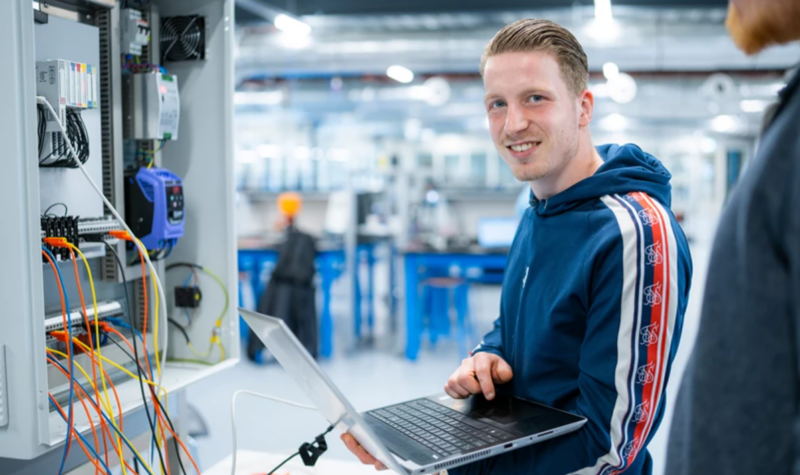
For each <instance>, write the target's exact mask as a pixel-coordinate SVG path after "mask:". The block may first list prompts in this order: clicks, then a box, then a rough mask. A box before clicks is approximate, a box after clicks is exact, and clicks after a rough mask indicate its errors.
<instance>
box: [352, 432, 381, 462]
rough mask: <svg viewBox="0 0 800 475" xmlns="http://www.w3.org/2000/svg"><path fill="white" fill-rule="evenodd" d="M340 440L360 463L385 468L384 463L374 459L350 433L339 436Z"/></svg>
mask: <svg viewBox="0 0 800 475" xmlns="http://www.w3.org/2000/svg"><path fill="white" fill-rule="evenodd" d="M341 439H342V442H344V445H345V446H347V449H348V450H349V451H350V452H352V453H353V455H355V456H356V457H358V460H360V461H361V463H363V464H365V465H374V466H375V469H377V470H386V465H384V464H383V463H381V461H380V460H378V459H376V458H375V457H373V456H372V455H370V454H369V453H368V452H367V451H366V450H365V449H364V447H362V446H361V444H359V443H358V441H357V440H356V439H355V437H353V436H352V435H350V434H349V433H348V432H345V433H344V434H342V436H341Z"/></svg>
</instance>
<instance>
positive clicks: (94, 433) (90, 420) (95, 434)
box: [48, 393, 108, 473]
mask: <svg viewBox="0 0 800 475" xmlns="http://www.w3.org/2000/svg"><path fill="white" fill-rule="evenodd" d="M48 394H49V393H48ZM50 397H51V398H52V397H53V396H52V394H51V395H50ZM78 401H80V402H81V405H82V406H83V410H84V411H85V412H86V418H87V419H89V424H90V425H91V426H92V435H93V436H94V446H95V447H97V448H100V446H99V445H98V443H97V431H96V430H95V428H94V424H93V423H92V416H91V413H90V412H89V408H88V407H86V403H85V402H84V400H83V398H82V397H81V395H80V393H78ZM53 402H54V403H56V405H58V402H57V401H56V400H55V399H53ZM58 408H59V411H60V410H61V406H58ZM61 412H62V414H63V411H61ZM65 419H66V418H65ZM74 430H75V428H74V427H73V432H74ZM75 438H76V439H77V440H78V443H79V444H80V445H81V448H82V449H83V452H84V453H85V454H86V456H87V457H88V458H89V459H91V458H92V457H91V456H90V455H89V453H88V451H87V450H86V448H85V447H84V446H83V444H82V443H81V440H80V439H79V438H78V437H77V436H76V437H75ZM106 466H108V462H106ZM95 467H96V468H97V470H99V469H100V467H99V464H95ZM97 470H95V473H98V472H97Z"/></svg>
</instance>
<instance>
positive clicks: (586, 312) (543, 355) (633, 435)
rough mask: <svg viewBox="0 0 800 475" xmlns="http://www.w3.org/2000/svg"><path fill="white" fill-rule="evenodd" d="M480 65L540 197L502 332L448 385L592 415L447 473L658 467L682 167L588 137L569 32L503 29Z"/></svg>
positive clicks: (503, 135)
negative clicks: (654, 442) (655, 455)
mask: <svg viewBox="0 0 800 475" xmlns="http://www.w3.org/2000/svg"><path fill="white" fill-rule="evenodd" d="M481 73H482V75H483V81H484V86H485V90H486V96H485V101H484V103H485V106H486V112H487V114H488V117H489V124H490V130H491V135H492V139H493V140H494V143H495V146H496V147H497V149H498V151H499V153H500V155H501V156H502V158H503V160H504V161H505V162H506V164H507V165H508V166H509V167H510V168H511V171H512V172H513V173H514V176H515V177H516V178H517V179H518V180H520V181H525V182H529V183H530V186H531V198H530V207H529V208H528V209H527V210H526V212H525V215H524V217H523V218H522V221H521V223H520V226H519V229H518V230H517V234H516V237H515V238H514V244H513V245H512V248H511V251H510V253H509V256H508V267H507V269H506V274H505V280H504V282H503V294H502V298H501V304H500V317H499V318H498V319H497V321H496V322H495V325H494V330H492V331H491V332H490V333H489V334H488V335H486V337H485V338H484V340H483V342H481V344H480V345H479V346H478V347H477V348H476V349H475V351H474V354H473V356H472V357H470V358H467V359H466V360H464V361H463V362H462V364H461V367H459V368H458V369H457V370H456V372H455V373H453V375H452V376H451V377H450V379H449V380H448V382H447V385H446V386H445V390H446V391H447V393H448V394H449V395H450V396H452V397H454V398H464V397H467V396H469V395H471V394H478V393H483V394H484V395H485V396H486V397H487V398H488V399H492V398H494V396H495V393H496V392H497V391H505V392H508V393H510V394H513V395H514V396H518V397H521V398H525V399H530V400H534V401H539V402H542V403H544V404H547V405H551V406H555V407H557V408H560V409H564V410H567V411H570V412H574V413H576V414H580V415H582V416H585V417H586V418H587V419H588V423H587V424H586V426H585V427H584V428H582V429H581V430H579V431H577V432H575V433H572V434H569V435H566V436H564V437H560V438H557V439H554V440H552V441H547V442H544V443H542V444H538V445H533V446H530V447H525V448H522V449H519V450H515V451H512V452H509V453H506V454H504V455H501V456H498V457H494V458H491V459H486V460H482V461H479V462H477V463H474V464H472V465H468V466H464V467H460V468H457V469H454V470H450V473H451V474H455V473H458V474H462V473H464V474H523V473H524V474H530V475H537V474H541V475H559V474H566V473H580V474H603V475H608V474H611V473H619V472H625V473H626V474H647V473H650V470H651V465H652V463H651V460H650V456H649V454H648V452H647V449H646V448H647V444H648V442H649V441H650V439H651V438H652V436H653V434H654V433H655V431H656V429H657V428H658V425H659V422H660V421H661V417H662V415H663V412H664V406H665V402H664V401H665V394H664V392H665V388H666V386H667V381H668V378H669V372H670V366H671V363H672V359H673V357H674V355H675V353H676V351H677V348H678V341H679V339H680V334H681V326H682V319H683V313H684V310H685V309H686V302H687V298H688V293H689V283H690V280H691V259H690V256H689V249H688V247H687V244H686V239H685V237H684V235H683V232H682V231H681V229H680V227H679V226H678V224H677V222H676V221H675V219H674V217H673V216H672V213H671V212H670V211H669V205H670V185H669V180H670V174H669V172H667V170H666V169H665V168H664V167H663V166H662V165H661V163H659V161H658V160H656V159H655V158H653V157H652V156H650V155H648V154H646V153H644V152H642V151H641V149H639V148H638V147H636V146H634V145H624V146H618V145H604V146H600V147H597V148H595V147H594V146H593V145H592V137H591V133H590V131H589V124H590V123H591V121H592V112H593V107H594V97H593V96H592V93H591V92H590V91H589V90H588V78H589V71H588V62H587V59H586V54H585V53H584V51H583V48H582V47H581V45H580V44H579V43H578V41H577V40H576V39H575V37H574V36H572V34H570V32H569V31H567V30H565V29H564V28H562V27H560V26H558V25H556V24H554V23H552V22H550V21H546V20H522V21H518V22H516V23H512V24H510V25H508V26H506V27H505V28H503V29H502V30H500V32H499V33H497V35H496V36H495V37H494V39H492V41H491V42H490V43H489V44H488V46H487V47H486V50H485V52H484V54H483V58H482V61H481ZM343 439H344V441H345V443H346V444H347V446H348V448H350V450H352V451H353V452H354V453H355V454H356V455H357V456H358V457H359V458H360V459H361V461H362V462H365V463H376V462H375V459H374V458H372V457H371V456H370V455H369V454H367V453H366V452H365V451H364V450H363V448H361V447H359V446H358V444H357V443H356V442H355V439H353V438H352V437H350V436H349V435H347V434H345V435H344V436H343ZM378 465H380V464H378Z"/></svg>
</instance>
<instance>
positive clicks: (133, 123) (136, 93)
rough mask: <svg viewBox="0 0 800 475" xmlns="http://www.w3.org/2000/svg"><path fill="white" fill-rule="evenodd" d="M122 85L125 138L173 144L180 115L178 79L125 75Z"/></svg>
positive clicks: (163, 76) (156, 74) (153, 74)
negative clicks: (166, 141)
mask: <svg viewBox="0 0 800 475" xmlns="http://www.w3.org/2000/svg"><path fill="white" fill-rule="evenodd" d="M123 85H124V89H123V94H124V98H123V100H124V104H125V107H124V108H123V114H124V115H125V120H124V130H123V135H124V137H125V138H126V139H133V140H176V139H177V138H178V123H179V121H180V111H181V100H180V95H179V94H178V77H177V76H172V75H169V74H161V73H159V72H150V73H138V74H127V75H125V77H124V81H123Z"/></svg>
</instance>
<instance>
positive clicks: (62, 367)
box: [47, 355, 154, 475]
mask: <svg viewBox="0 0 800 475" xmlns="http://www.w3.org/2000/svg"><path fill="white" fill-rule="evenodd" d="M47 359H48V361H50V362H51V363H52V364H53V365H55V366H56V367H57V368H58V369H59V371H61V373H62V374H64V375H65V376H66V375H68V374H69V373H68V372H67V370H66V368H64V366H63V365H62V364H61V363H60V362H59V361H58V360H57V359H55V357H53V356H50V355H48V357H47ZM75 365H76V366H77V367H78V368H80V366H79V365H78V364H77V363H76V364H75ZM84 372H85V371H84ZM87 375H88V374H87ZM87 379H88V378H87ZM87 382H89V383H90V384H91V381H87ZM75 386H76V387H79V388H81V390H82V391H83V393H84V394H87V395H88V394H89V393H88V392H87V391H86V388H84V387H83V385H82V384H81V383H79V382H75ZM87 399H88V396H87ZM100 414H101V415H102V416H103V418H104V419H106V422H108V423H109V424H111V427H113V428H114V431H115V432H116V433H117V435H118V436H119V437H121V438H122V441H123V442H125V445H126V446H127V447H128V449H130V451H131V452H133V454H134V456H136V457H138V459H139V462H141V463H142V465H144V469H145V470H146V471H147V473H149V474H150V475H154V474H153V471H152V470H151V469H150V466H149V465H147V464H146V463H145V461H144V458H143V457H142V456H141V455H140V454H139V451H138V450H136V447H135V446H134V445H133V444H132V443H131V441H130V440H128V438H127V437H125V434H123V433H122V432H120V430H119V428H117V426H116V425H115V424H114V423H113V422H112V420H111V419H110V418H109V417H108V415H107V414H106V413H105V412H102V411H100Z"/></svg>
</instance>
